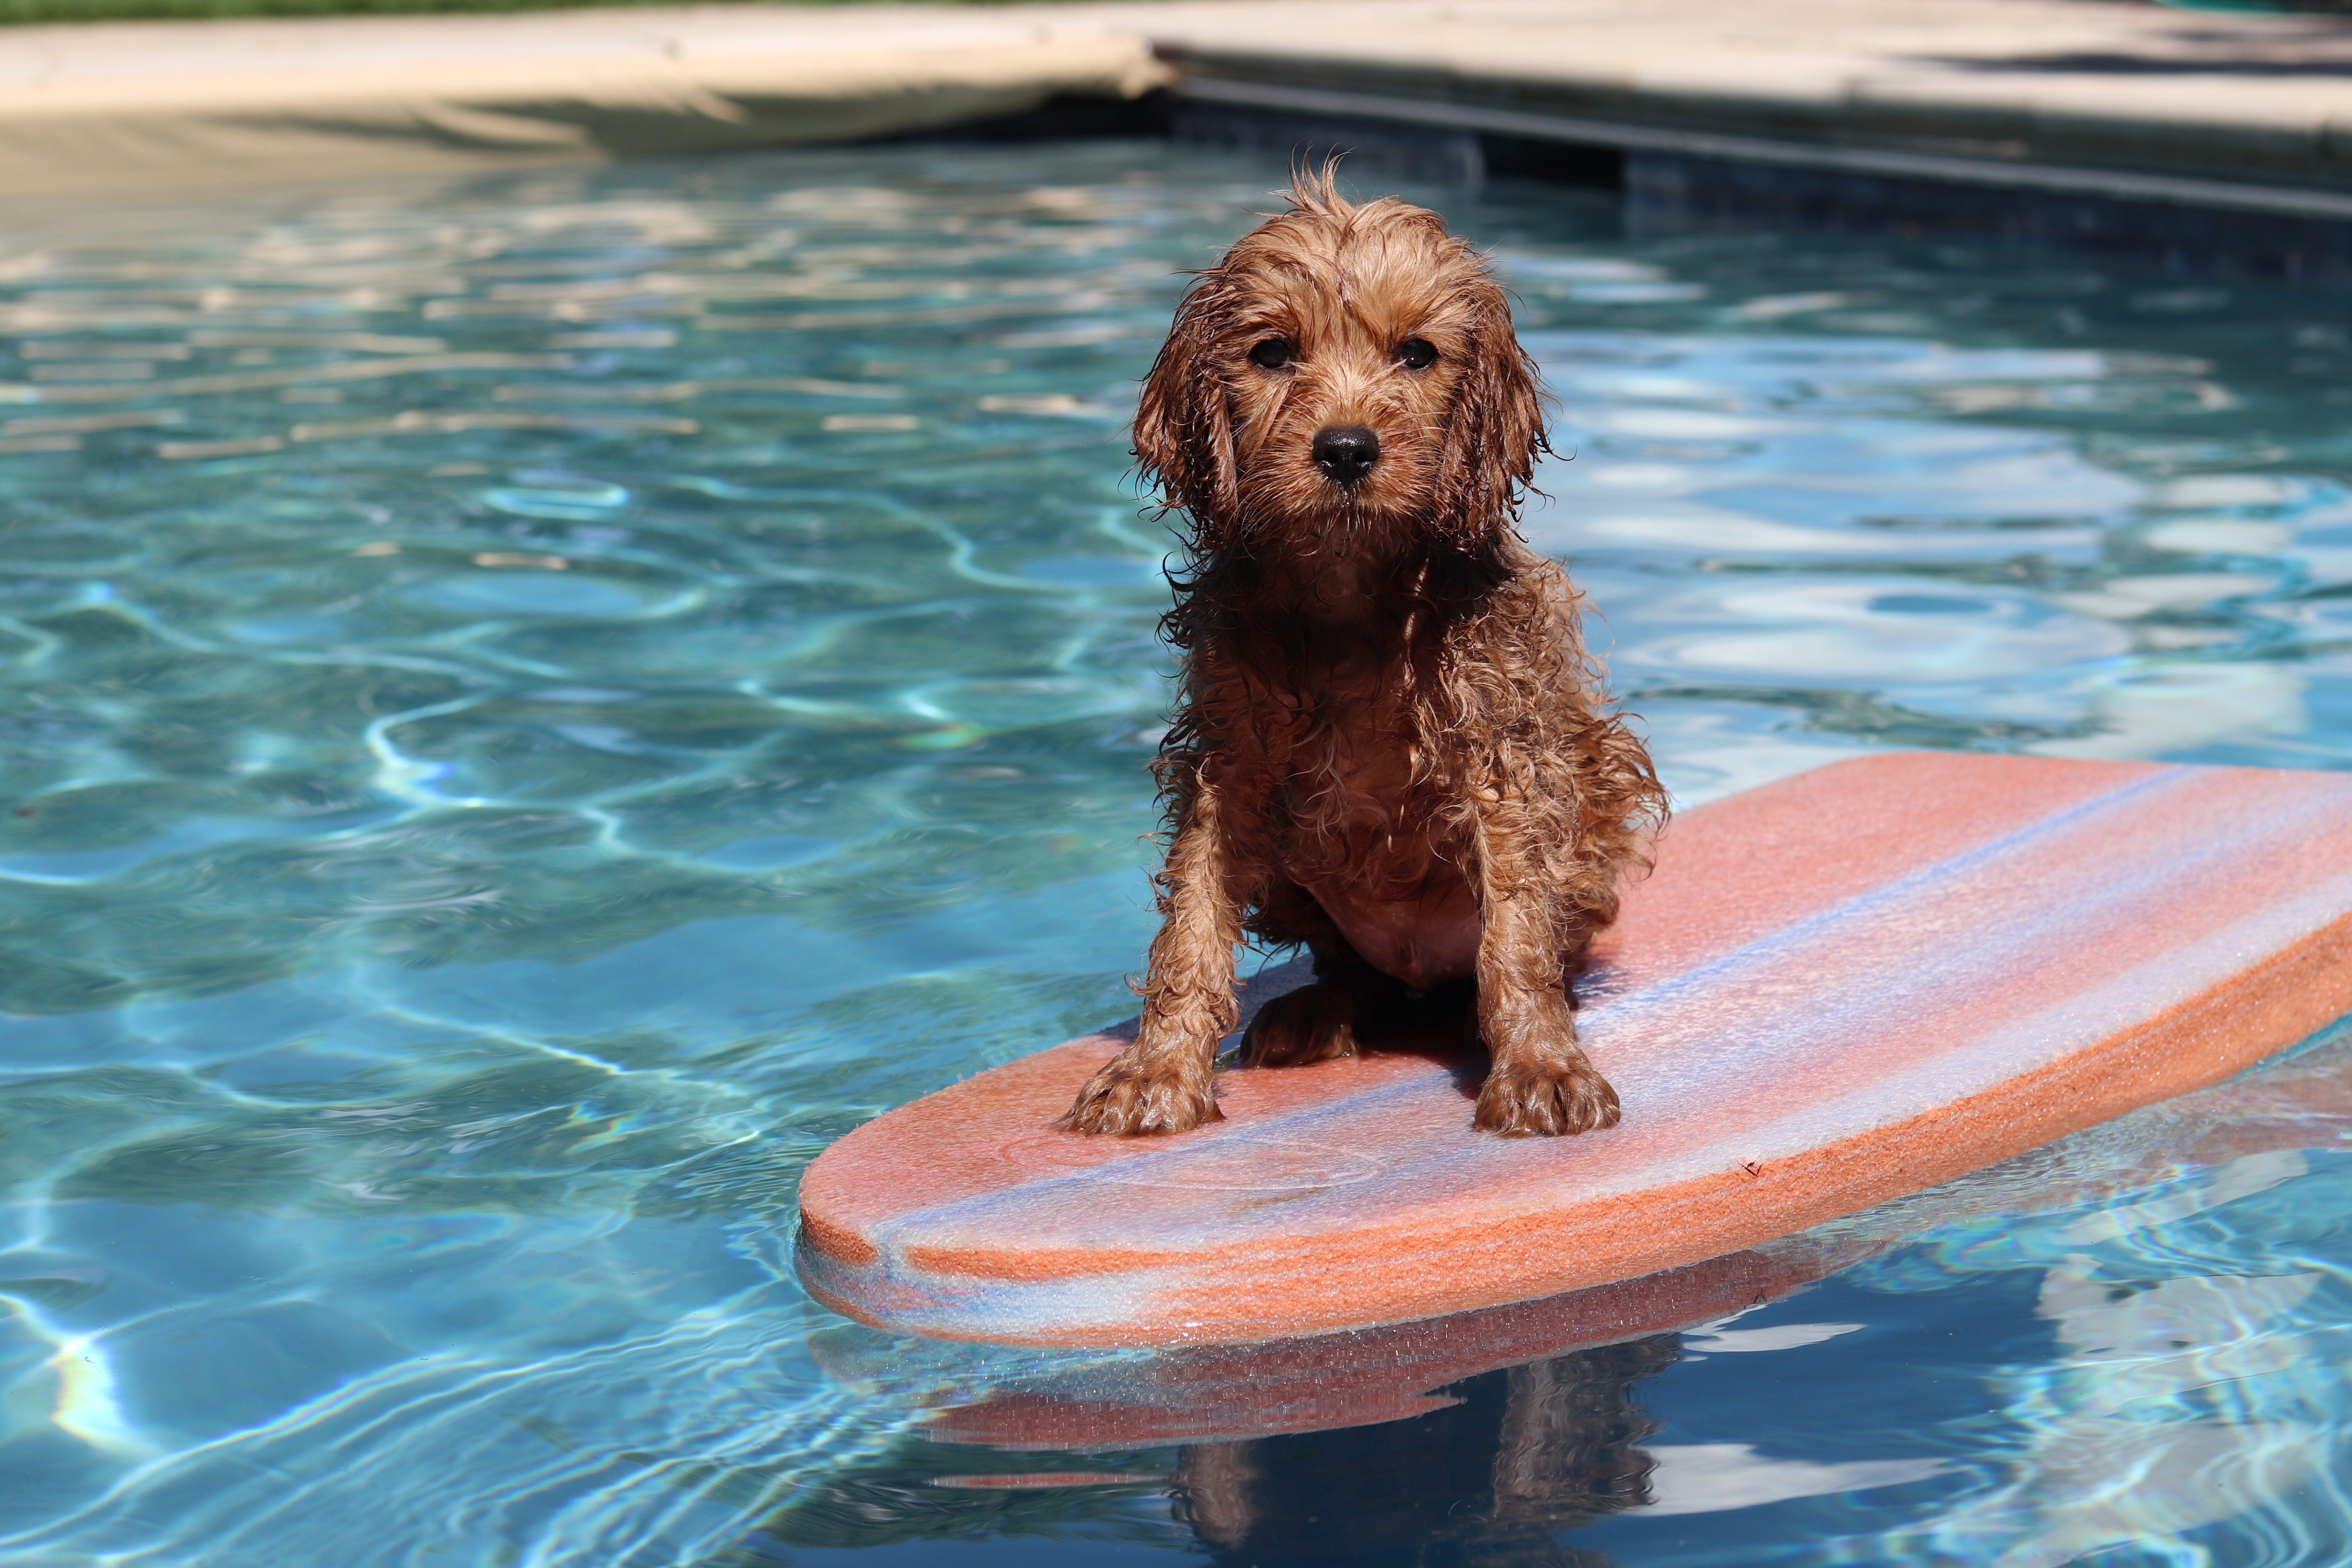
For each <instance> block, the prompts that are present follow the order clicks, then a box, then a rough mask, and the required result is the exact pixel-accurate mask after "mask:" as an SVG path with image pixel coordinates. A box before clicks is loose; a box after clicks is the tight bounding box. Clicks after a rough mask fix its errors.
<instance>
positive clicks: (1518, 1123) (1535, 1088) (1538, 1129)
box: [1474, 1053, 1618, 1138]
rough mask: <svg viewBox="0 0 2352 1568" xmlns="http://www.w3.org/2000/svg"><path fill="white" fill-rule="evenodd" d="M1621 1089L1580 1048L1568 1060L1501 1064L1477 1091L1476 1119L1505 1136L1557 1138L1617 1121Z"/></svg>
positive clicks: (1483, 1129)
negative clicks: (1593, 1066)
mask: <svg viewBox="0 0 2352 1568" xmlns="http://www.w3.org/2000/svg"><path fill="white" fill-rule="evenodd" d="M1617 1114H1618V1112H1617V1091H1616V1090H1615V1089H1612V1088H1610V1087H1609V1080H1608V1079H1605V1078H1602V1077H1601V1075H1600V1074H1599V1073H1597V1072H1595V1071H1593V1069H1592V1064H1591V1062H1588V1061H1586V1060H1585V1059H1584V1058H1583V1055H1582V1053H1577V1054H1576V1059H1575V1060H1574V1061H1572V1062H1566V1063H1558V1062H1554V1063H1545V1064H1540V1065H1536V1066H1524V1067H1522V1066H1511V1067H1503V1066H1497V1067H1496V1068H1495V1070H1494V1071H1492V1072H1490V1073H1488V1074H1487V1075H1486V1086H1485V1087H1484V1088H1482V1089H1479V1091H1478V1114H1477V1118H1476V1120H1475V1123H1474V1125H1475V1126H1476V1128H1477V1129H1478V1131H1481V1132H1499V1133H1501V1134H1502V1135H1503V1136H1504V1137H1506V1138H1527V1137H1538V1138H1557V1137H1559V1136H1560V1135H1561V1134H1563V1133H1570V1132H1593V1131H1599V1130H1600V1129H1601V1128H1603V1127H1614V1126H1616V1125H1617Z"/></svg>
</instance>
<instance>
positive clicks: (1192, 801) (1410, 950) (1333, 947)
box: [1064, 166, 1665, 1133]
mask: <svg viewBox="0 0 2352 1568" xmlns="http://www.w3.org/2000/svg"><path fill="white" fill-rule="evenodd" d="M1289 201H1290V210H1289V211H1287V212H1286V213H1283V214H1281V215H1279V216H1276V217H1274V218H1272V219H1270V220H1268V221H1267V222H1266V223H1265V225H1263V226H1260V227H1259V228H1258V229H1256V230H1255V232H1254V233H1252V234H1250V235H1248V236H1246V237H1244V238H1243V239H1242V240H1241V242H1240V243H1239V244H1237V245H1235V246H1234V247H1233V249H1232V250H1231V251H1229V252H1228V253H1227V254H1226V256H1225V258H1224V259H1223V262H1221V263H1220V264H1219V265H1218V266H1216V267H1214V268H1211V269H1210V270H1209V271H1207V272H1205V273H1203V274H1202V276H1201V278H1200V279H1199V281H1198V282H1196V283H1195V284H1194V285H1193V287H1192V290H1191V291H1190V292H1189V293H1188V294H1187V295H1186V297H1185V300H1184V302H1183V304H1182V306H1181V308H1180V310H1178V312H1177V316H1176V323H1175V327H1174V330H1173V331H1171V333H1170V334H1169V338H1168V342H1167V345H1166V346H1165V347H1164V348H1162V349H1161V350H1160V358H1159V361H1158V363H1156V364H1154V365H1153V366H1152V370H1151V374H1150V378H1149V379H1148V380H1147V381H1146V382H1145V384H1144V388H1143V399H1142V404H1141V406H1140V407H1139V410H1138V412H1137V415H1136V421H1135V450H1136V455H1137V457H1138V458H1140V459H1141V466H1142V469H1143V472H1144V473H1145V475H1146V476H1147V477H1148V478H1150V479H1153V480H1155V481H1157V482H1158V483H1159V484H1160V485H1161V486H1162V487H1163V489H1164V490H1165V493H1166V497H1167V505H1168V506H1169V507H1170V508H1171V509H1180V508H1181V510H1183V511H1184V512H1185V513H1186V514H1188V515H1189V518H1190V520H1191V521H1192V537H1191V539H1190V541H1189V542H1188V543H1189V559H1190V575H1189V577H1187V578H1186V579H1185V580H1183V581H1181V582H1180V583H1179V584H1178V594H1177V600H1176V606H1175V608H1174V609H1173V610H1171V611H1170V612H1169V615H1168V617H1167V619H1166V621H1165V623H1164V629H1165V630H1166V632H1167V634H1168V637H1169V639H1170V641H1171V642H1172V643H1174V644H1175V646H1176V647H1178V648H1179V649H1181V651H1182V654H1183V668H1182V673H1181V690H1180V695H1179V701H1178V706H1177V710H1176V714H1175V719H1174V722H1173V723H1172V724H1171V726H1170V728H1169V731H1168V734H1167V738H1166V739H1165V740H1164V741H1163V742H1161V743H1160V757H1159V760H1158V762H1157V763H1155V764H1154V765H1155V769H1156V771H1157V773H1158V774H1159V778H1160V794H1161V798H1162V799H1163V800H1164V801H1166V803H1167V805H1168V821H1169V826H1170V829H1171V841H1170V843H1169V846H1168V860H1167V866H1166V868H1165V869H1163V870H1162V871H1161V872H1160V875H1159V877H1158V879H1157V880H1158V883H1159V888H1160V898H1159V904H1160V914H1161V916H1162V917H1163V920H1164V923H1163V925H1162V926H1161V928H1160V935H1159V937H1158V938H1157V939H1156V940H1155V941H1154V942H1152V944H1151V959H1150V972H1149V973H1148V974H1147V976H1146V977H1145V980H1144V983H1143V984H1142V985H1141V986H1140V987H1139V989H1140V991H1141V993H1142V995H1143V1000H1144V1010H1143V1021H1142V1026H1141V1030H1140V1032H1139V1034H1138V1036H1137V1037H1136V1040H1135V1042H1134V1044H1132V1045H1130V1046H1129V1047H1127V1048H1126V1049H1125V1050H1124V1051H1121V1052H1120V1053H1119V1055H1118V1058H1117V1059H1115V1060H1113V1061H1112V1062H1110V1063H1109V1064H1108V1065H1107V1066H1105V1067H1104V1068H1102V1070H1101V1071H1099V1072H1097V1074H1095V1076H1094V1077H1093V1078H1092V1079H1090V1080H1088V1082H1087V1085H1086V1087H1085V1088H1084V1089H1081V1090H1080V1091H1079V1094H1078V1098H1077V1103H1076V1104H1075V1105H1073V1106H1072V1107H1071V1108H1070V1111H1069V1114H1068V1115H1067V1116H1066V1118H1065V1119H1064V1125H1065V1126H1066V1127H1069V1128H1072V1129H1075V1130H1076V1131H1082V1132H1118V1133H1137V1132H1179V1131H1183V1130H1185V1129H1186V1128H1190V1127H1193V1126H1196V1125H1198V1124H1199V1123H1201V1122H1203V1121H1217V1120H1219V1112H1218V1110H1217V1101H1216V1096H1215V1093H1214V1091H1213V1087H1212V1082H1211V1071H1212V1068H1213V1065H1214V1059H1215V1053H1216V1048H1217V1042H1218V1040H1219V1039H1220V1038H1222V1037H1223V1036H1224V1035H1225V1034H1226V1033H1227V1032H1228V1031H1230V1030H1231V1029H1232V1028H1233V1026H1234V1020H1235V1017H1236V1010H1235V1006H1234V945H1235V944H1236V943H1237V942H1241V941H1242V940H1243V937H1244V932H1247V933H1249V934H1252V935H1255V936H1256V937H1258V938H1259V939H1261V940H1262V941H1264V942H1267V943H1269V944H1272V945H1277V946H1286V945H1291V944H1296V943H1301V942H1303V943H1305V944H1307V946H1308V947H1309V948H1310V949H1311V950H1312V951H1313V952H1314V955H1315V973H1316V976H1317V980H1316V984H1312V985H1309V986H1307V987H1305V988H1304V989H1302V990H1299V991H1295V992H1293V993H1291V994H1289V995H1287V996H1284V997H1280V998H1278V999H1276V1001H1275V1002H1273V1003H1271V1004H1269V1005H1267V1006H1266V1007H1265V1008H1264V1009H1263V1010H1262V1011H1261V1012H1260V1013H1259V1014H1258V1016H1257V1018H1256V1020H1255V1022H1254V1023H1253V1024H1252V1026H1251V1028H1250V1034H1249V1038H1248V1042H1247V1044H1248V1049H1249V1053H1250V1055H1251V1057H1252V1058H1253V1059H1254V1060H1255V1061H1257V1062H1260V1063H1263V1064H1267V1065H1276V1064H1283V1063H1291V1062H1305V1061H1314V1060H1318V1059H1320V1058H1327V1057H1342V1056H1349V1055H1352V1054H1354V1052H1355V1050H1356V1047H1357V1043H1358V1037H1359V1035H1360V1033H1362V1032H1363V1031H1364V1029H1365V1027H1366V1026H1367V1025H1368V1024H1369V1023H1370V1022H1373V1021H1375V1019H1376V1018H1377V1016H1378V1014H1379V1012H1380V1011H1381V1010H1386V1009H1393V1008H1396V1007H1399V1006H1402V1005H1405V1004H1406V1002H1407V1001H1408V1000H1409V999H1411V998H1412V996H1413V994H1416V993H1419V992H1423V991H1426V990H1428V989H1429V988H1431V987H1433V986H1440V985H1444V984H1446V983H1448V982H1456V981H1461V980H1465V979H1469V978H1472V977H1475V981H1476V995H1477V1002H1476V1008H1477V1011H1476V1017H1477V1024H1478V1029H1479V1033H1480V1035H1481V1036H1482V1037H1483V1038H1484V1039H1485V1041H1486V1047H1487V1049H1488V1051H1489V1052H1490V1054H1491V1056H1492V1059H1493V1068H1492V1070H1491V1071H1490V1072H1489V1074H1488V1075H1487V1078H1486V1084H1485V1087H1484V1089H1482V1090H1481V1092H1480V1094H1479V1096H1478V1108H1477V1115H1476V1124H1477V1125H1478V1126H1479V1127H1481V1128H1484V1129H1487V1130H1489V1131H1496V1132H1504V1133H1560V1132H1581V1131H1587V1130H1588V1129H1591V1128H1596V1127H1608V1126H1611V1125H1612V1124H1614V1123H1615V1121H1617V1096H1616V1093H1615V1091H1614V1090H1612V1089H1611V1088H1610V1087H1609V1085H1608V1083H1607V1082H1606V1081H1605V1080H1603V1079H1602V1078H1601V1075H1600V1074H1599V1073H1598V1072H1596V1071H1594V1070H1593V1068H1592V1065H1591V1062H1589V1061H1588V1060H1586V1059H1585V1056H1584V1053H1583V1052H1582V1051H1581V1050H1580V1049H1579V1048H1578V1047H1577V1043H1576V1025H1575V1021H1574V1019H1573V1017H1572V1016H1571V1011H1570V1009H1571V1008H1572V1006H1573V1002H1572V999H1571V995H1570V990H1569V986H1568V981H1567V968H1566V966H1567V964H1568V963H1570V961H1572V960H1573V959H1574V958H1575V957H1576V955H1578V954H1579V953H1580V952H1581V951H1582V950H1583V948H1584V946H1585V944H1586V943H1587V942H1589V941H1590V940H1591V937H1592V934H1593V933H1594V932H1595V931H1600V930H1601V928H1602V927H1604V926H1606V925H1607V924H1608V923H1609V922H1610V921H1611V920H1612V919H1613V918H1615V915H1616V911H1617V895H1616V879H1617V874H1618V870H1619V868H1620V867H1622V866H1623V865H1624V864H1626V863H1627V862H1628V861H1633V860H1637V859H1638V858H1639V854H1640V850H1641V846H1642V842H1643V834H1644V832H1645V830H1647V829H1649V828H1651V827H1654V826H1655V825H1656V824H1657V823H1658V822H1659V821H1660V820H1662V818H1663V816H1664V807H1665V796H1664V792H1663V791H1662V790H1661V789H1660V787H1659V785H1658V781H1657V777H1656V775H1655V773H1654V772H1653V771H1652V770H1651V766H1650V761H1649V757H1648V755H1647V753H1646V752H1643V748H1642V743H1641V742H1640V741H1639V740H1638V739H1637V738H1636V737H1635V736H1634V735H1633V733H1632V732H1631V731H1628V730H1627V729H1626V728H1625V727H1624V726H1623V724H1622V723H1621V722H1620V721H1618V720H1617V719H1616V718H1615V717H1614V716H1613V715H1612V714H1611V713H1610V712H1609V711H1608V710H1607V708H1606V702H1607V698H1606V696H1605V694H1604V693H1603V692H1602V690H1601V684H1600V680H1601V674H1600V671H1599V669H1598V668H1597V667H1596V665H1595V663H1594V661H1593V660H1592V658H1591V657H1590V656H1589V655H1588V654H1587V653H1586V652H1585V649H1584V643H1583V639H1582V637H1581V635H1580V630H1579V610H1580V596H1579V595H1578V594H1577V592H1576V590H1575V589H1574V588H1572V587H1570V584H1569V582H1568V578H1567V574H1565V573H1563V572H1562V571H1561V570H1560V568H1559V565H1558V564H1556V563H1553V562H1551V561H1549V560H1547V559H1545V558H1544V557H1542V556H1540V555H1538V554H1536V553H1535V552H1533V551H1531V550H1529V549H1528V547H1527V545H1526V544H1525V543H1524V542H1521V540H1520V539H1519V537H1518V534H1517V531H1516V530H1515V528H1514V526H1513V525H1514V522H1515V521H1516V518H1517V508H1518V498H1519V492H1520V489H1521V487H1523V486H1524V485H1526V484H1527V483H1528V479H1529V477H1530V475H1531V473H1532V471H1533V468H1534V463H1535V458H1536V454H1537V453H1538V451H1539V450H1542V449H1544V438H1543V410H1542V407H1541V403H1540V394H1539V393H1538V388H1537V384H1536V377H1535V371H1534V366H1533V364H1532V363H1530V362H1529V361H1528V357H1527V355H1526V353H1524V352H1523V351H1522V350H1521V349H1520V348H1519V346H1518V342H1517V339H1516V338H1515V337H1514V336H1513V335H1512V331H1511V315H1510V306H1509V304H1508V302H1507V300H1506V299H1505V296H1504V294H1503V291H1502V289H1500V288H1499V287H1497V286H1496V283H1495V282H1494V280H1493V279H1492V278H1491V277H1489V275H1488V273H1487V269H1486V265H1485V263H1484V262H1483V261H1482V260H1481V259H1480V258H1479V257H1478V256H1477V254H1476V253H1475V252H1474V251H1473V250H1472V249H1471V248H1470V247H1468V246H1467V245H1465V243H1463V242H1462V241H1461V240H1459V239H1456V238H1454V237H1452V236H1450V235H1448V234H1447V233H1446V232H1445V226H1444V221H1443V220H1442V219H1440V218H1439V217H1438V216H1436V215H1435V214H1433V213H1429V212H1424V211H1423V210H1422V209H1420V208H1418V207H1412V206H1408V205H1404V204H1403V203H1402V202H1398V201H1394V200H1383V201H1376V202H1370V203H1368V204H1366V205H1361V206H1353V205H1349V204H1348V203H1347V202H1345V201H1343V200H1342V199H1340V197H1339V195H1338V193H1337V191H1336V190H1335V189H1334V187H1333V182H1332V171H1331V169H1330V168H1329V167H1328V166H1327V167H1326V168H1325V169H1324V170H1323V172H1322V174H1320V175H1319V176H1316V177H1312V178H1309V177H1304V176H1302V177H1301V178H1300V179H1298V180H1297V182H1296V183H1295V188H1294V189H1293V190H1292V191H1291V192H1290V193H1289Z"/></svg>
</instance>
